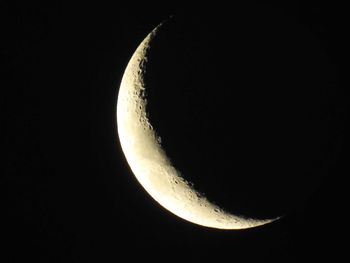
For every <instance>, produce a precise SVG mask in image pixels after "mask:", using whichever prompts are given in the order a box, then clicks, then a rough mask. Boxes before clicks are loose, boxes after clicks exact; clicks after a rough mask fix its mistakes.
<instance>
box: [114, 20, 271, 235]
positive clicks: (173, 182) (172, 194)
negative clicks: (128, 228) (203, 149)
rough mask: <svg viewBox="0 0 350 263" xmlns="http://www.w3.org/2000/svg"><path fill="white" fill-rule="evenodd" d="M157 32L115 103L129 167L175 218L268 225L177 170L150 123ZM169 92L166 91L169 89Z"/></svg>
mask: <svg viewBox="0 0 350 263" xmlns="http://www.w3.org/2000/svg"><path fill="white" fill-rule="evenodd" d="M160 27H162V25H159V26H158V27H156V28H155V29H154V30H153V31H152V32H151V33H150V34H149V35H148V36H147V37H146V38H145V39H144V40H143V41H142V42H141V44H140V45H139V47H138V48H137V49H136V51H135V52H134V54H133V56H132V57H131V59H130V61H129V63H128V65H127V67H126V70H125V72H124V75H123V78H122V82H121V85H120V90H119V94H118V101H117V124H118V134H119V139H120V143H121V146H122V150H123V152H124V154H125V157H126V159H127V162H128V164H129V166H130V168H131V170H132V172H133V173H134V175H135V176H136V178H137V180H138V181H139V182H140V184H141V185H142V186H143V187H144V189H145V190H146V191H147V192H148V193H149V194H150V195H151V196H152V197H153V198H154V200H156V201H157V202H158V203H159V204H161V205H162V206H163V207H164V208H166V209H167V210H169V211H170V212H172V213H173V214H175V215H177V216H179V217H181V218H183V219H185V220H188V221H190V222H192V223H195V224H198V225H202V226H206V227H211V228H218V229H244V228H251V227H257V226H260V225H264V224H266V223H270V222H272V221H274V220H276V219H277V218H273V219H255V218H249V217H245V216H241V215H235V214H234V213H232V212H231V211H230V212H228V211H227V210H226V209H225V208H224V207H219V205H216V203H215V200H209V198H207V197H206V196H205V193H204V194H203V193H201V192H199V191H197V190H196V189H195V186H194V185H192V184H191V182H189V181H187V180H186V179H185V177H184V176H183V174H182V173H185V172H186V171H179V170H178V169H177V168H176V167H174V165H173V163H172V161H171V160H170V158H169V157H168V156H167V153H166V149H164V148H163V147H162V140H161V138H160V137H159V136H158V134H157V131H156V130H155V129H154V128H153V127H152V123H150V116H149V112H148V108H147V107H148V105H147V103H148V100H147V91H148V89H149V88H150V87H148V86H147V85H146V83H145V76H146V75H147V64H148V60H147V57H148V53H149V51H150V49H151V48H152V40H153V39H154V38H156V37H157V32H158V30H159V28H160ZM165 88H166V87H165Z"/></svg>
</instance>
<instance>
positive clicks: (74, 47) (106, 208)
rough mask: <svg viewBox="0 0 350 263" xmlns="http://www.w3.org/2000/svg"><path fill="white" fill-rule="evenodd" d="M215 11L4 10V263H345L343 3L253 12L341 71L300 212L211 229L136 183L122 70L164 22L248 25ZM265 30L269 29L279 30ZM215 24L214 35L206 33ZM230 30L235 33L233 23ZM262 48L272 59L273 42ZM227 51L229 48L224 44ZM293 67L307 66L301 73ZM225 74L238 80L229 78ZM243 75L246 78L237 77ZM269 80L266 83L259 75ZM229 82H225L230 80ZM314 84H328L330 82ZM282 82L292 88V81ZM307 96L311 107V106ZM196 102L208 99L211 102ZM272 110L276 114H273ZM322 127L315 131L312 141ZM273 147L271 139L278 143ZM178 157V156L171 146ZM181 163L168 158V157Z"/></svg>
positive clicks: (98, 6) (227, 11) (268, 6)
mask: <svg viewBox="0 0 350 263" xmlns="http://www.w3.org/2000/svg"><path fill="white" fill-rule="evenodd" d="M212 5H214V3H213V4H206V6H203V5H201V6H195V7H190V6H188V5H180V4H177V5H170V4H169V5H168V6H167V5H165V4H164V3H163V4H160V5H151V4H148V5H143V6H137V4H136V3H135V5H134V6H132V7H122V6H120V5H118V4H115V5H104V4H102V3H94V4H84V5H75V6H73V5H72V4H63V3H57V4H46V5H36V6H34V5H32V3H28V4H26V5H21V4H17V3H16V2H15V1H14V2H11V4H6V3H5V4H2V6H1V12H2V13H1V19H2V21H1V25H2V31H1V35H2V40H1V57H2V59H1V63H2V66H3V70H2V73H3V74H2V75H3V77H2V80H1V81H2V82H3V84H2V85H1V93H2V95H1V97H0V98H1V102H0V103H1V104H0V105H1V119H0V120H1V124H0V125H1V127H0V128H1V129H0V131H1V149H2V151H3V153H4V157H3V163H4V164H3V165H2V168H1V170H2V171H1V186H2V187H4V188H3V190H2V191H1V192H2V193H4V194H5V196H4V198H2V201H3V205H2V207H3V208H2V218H4V219H5V220H4V222H3V223H2V224H1V239H2V241H4V242H5V246H2V247H1V257H4V262H23V261H24V260H26V261H28V260H31V259H34V260H35V261H37V262H77V261H78V262H96V261H116V260H123V257H124V256H127V260H132V259H134V258H136V257H138V258H141V259H143V260H153V259H163V260H168V259H172V258H178V259H187V258H189V257H190V258H193V259H201V260H204V259H207V258H212V259H223V258H226V259H229V260H244V262H250V261H253V260H261V261H263V262H264V261H266V262H269V261H272V260H276V261H277V260H278V261H282V262H300V261H303V260H305V259H308V260H315V259H324V258H329V259H333V260H335V258H338V257H339V258H340V257H341V256H342V255H343V254H344V252H345V251H344V249H345V246H344V241H343V240H342V238H343V235H345V230H346V225H345V223H346V222H345V220H344V219H343V218H344V214H345V211H346V208H347V206H346V204H347V190H346V183H345V179H346V178H345V177H346V175H347V174H348V172H349V171H348V167H347V162H348V161H347V160H348V157H349V151H348V149H349V148H348V147H349V142H348V139H347V136H345V135H346V134H347V130H348V124H347V121H348V115H347V112H348V90H347V88H346V87H347V79H346V77H347V75H346V73H347V68H346V62H347V61H348V54H347V49H346V48H347V47H348V46H349V45H348V44H349V43H348V41H347V38H346V36H347V24H346V23H347V19H346V10H345V7H344V6H342V5H336V4H335V3H334V2H332V3H329V2H327V3H321V2H319V1H317V2H314V3H311V2H308V3H305V1H303V2H301V3H297V2H288V3H287V2H285V3H284V4H276V3H273V2H269V3H267V2H265V3H264V4H263V3H262V2H260V3H259V4H256V3H251V4H247V6H248V7H250V6H251V7H252V9H253V8H255V9H254V10H256V8H258V10H262V11H261V12H262V13H265V12H266V14H270V13H269V12H272V13H278V14H279V16H282V17H292V20H293V19H296V20H297V21H298V23H300V25H302V26H303V27H305V28H307V30H308V32H310V33H309V34H310V35H312V38H313V39H315V41H316V42H317V43H319V44H320V46H321V47H322V50H324V52H325V53H326V54H327V57H328V58H329V59H330V61H331V62H330V63H331V64H332V67H331V68H332V70H331V71H332V73H331V74H330V75H331V76H332V77H331V78H328V77H326V78H325V79H327V81H328V80H329V79H332V81H329V82H327V83H330V84H329V85H330V86H332V87H333V89H331V90H332V92H330V93H329V94H328V93H327V95H326V96H323V97H322V98H326V99H327V100H326V101H327V102H331V103H329V104H327V105H331V106H329V107H328V106H327V107H326V108H327V109H328V112H329V113H327V114H330V116H331V120H332V121H331V122H327V127H328V128H329V129H330V130H331V131H332V132H331V133H330V135H329V136H330V137H329V136H328V137H327V139H326V141H327V142H329V141H331V142H332V143H330V145H332V147H331V148H332V149H333V150H332V151H330V152H332V158H330V159H331V162H330V163H328V162H322V165H321V166H318V170H319V171H320V172H321V173H325V175H326V177H325V178H324V180H323V181H322V183H321V184H320V185H319V186H318V187H317V189H316V191H315V192H314V193H313V195H312V196H310V197H309V198H308V199H307V200H306V201H304V202H303V205H300V206H298V207H297V208H294V209H293V212H291V213H290V214H289V216H287V217H285V218H283V219H282V220H280V221H277V222H275V223H273V224H270V225H267V226H264V227H261V228H256V229H249V230H246V231H221V230H214V229H208V228H203V227H200V226H196V225H193V224H191V223H188V222H185V221H183V220H182V219H179V218H177V217H176V216H173V215H172V214H170V213H168V212H167V211H165V210H164V209H163V208H162V207H161V206H159V205H158V204H157V203H156V202H154V201H153V200H152V198H151V197H149V196H148V194H147V193H146V192H145V191H144V190H143V189H142V187H140V185H139V184H138V183H137V181H136V179H135V178H134V177H133V175H132V173H131V171H130V169H129V167H128V165H127V163H126V160H125V158H124V156H123V153H122V152H121V148H120V144H119V140H118V136H117V133H116V120H115V108H116V97H117V92H118V87H119V84H120V80H121V77H122V74H123V72H124V69H125V66H126V65H127V62H128V60H129V59H130V56H131V54H132V53H133V51H134V50H135V48H136V47H137V45H138V44H139V43H140V41H141V40H142V39H143V38H144V37H145V35H146V34H147V33H148V32H150V31H151V30H152V29H153V28H154V27H155V26H156V25H157V24H159V22H160V21H163V20H164V19H166V18H168V17H169V15H174V17H176V16H177V17H182V18H185V20H184V21H186V18H191V19H190V20H191V23H192V24H194V25H196V23H198V21H204V20H205V21H207V23H208V21H213V24H214V25H218V24H220V23H221V21H222V19H224V20H225V21H231V20H230V19H231V18H232V20H233V21H234V20H235V19H236V20H237V17H243V15H242V14H241V13H240V12H237V11H233V10H235V8H236V10H237V9H238V10H239V8H240V7H239V6H236V7H235V6H233V7H230V6H228V5H227V6H212ZM245 8H247V7H245ZM245 10H247V9H245ZM248 10H249V8H248ZM271 10H272V11H271ZM255 12H256V11H255ZM261 12H260V14H261ZM203 17H204V18H205V19H203ZM269 17H270V16H269ZM201 19H202V20H201ZM195 21H197V22H195ZM238 21H239V22H241V21H240V20H238ZM293 21H294V20H293ZM270 23H271V24H272V25H273V24H274V22H273V20H270ZM252 24H254V22H253V21H251V20H250V21H245V22H241V25H240V26H241V33H242V34H244V33H245V32H246V31H245V28H251V27H252ZM257 24H260V23H258V22H257ZM207 26H208V28H210V23H208V24H207ZM280 27H281V31H283V27H282V26H280ZM204 28H206V27H204ZM215 28H216V27H213V28H211V29H210V30H213V31H215V30H214V29H215ZM222 28H224V29H226V27H225V25H223V26H222ZM224 29H223V30H222V31H223V32H225V31H224ZM218 31H220V30H218ZM194 32H196V30H194ZM220 32H221V31H220ZM257 32H260V31H259V30H257ZM271 32H272V31H271ZM272 35H273V34H272V33H270V35H269V36H271V37H272ZM214 39H215V38H214ZM214 42H215V41H214ZM224 42H225V41H224ZM220 43H222V42H220ZM251 45H253V46H254V45H255V44H251ZM185 46H186V45H185ZM194 46H195V47H196V45H194ZM257 46H259V47H260V50H263V48H262V46H264V43H259V45H258V44H257ZM224 47H225V48H227V47H230V45H229V44H227V42H226V46H225V45H224ZM215 48H217V49H218V52H219V53H218V54H223V53H222V52H223V50H221V48H220V47H215ZM215 48H214V50H215ZM223 49H224V48H223ZM220 52H221V53H220ZM233 52H234V50H233ZM257 53H259V52H257ZM282 53H283V52H282ZM298 54H300V53H298ZM179 59H181V57H180V58H179ZM214 59H215V58H214ZM241 61H244V59H241ZM214 64H215V63H214ZM296 65H297V66H298V68H299V66H300V64H296ZM248 66H249V65H245V67H248ZM259 67H260V65H258V66H256V68H259ZM214 68H215V67H214ZM239 68H242V67H239ZM305 68H307V67H305ZM243 69H244V67H243ZM216 70H217V69H216ZM314 71H315V70H314ZM333 71H334V72H333ZM208 72H209V73H211V72H212V71H211V70H209V71H208ZM220 72H221V71H219V73H220ZM254 72H257V70H255V71H254ZM281 72H283V71H281ZM327 72H328V71H327ZM327 72H326V73H325V75H327ZM328 73H329V72H328ZM198 74H200V73H198ZM229 74H233V73H232V72H231V71H230V70H229V72H227V75H229ZM241 74H248V73H247V71H245V70H242V69H241V72H240V75H241ZM208 75H210V74H208ZM265 75H266V74H262V73H261V76H260V77H264V76H265ZM306 75H307V74H306ZM322 75H324V74H322ZM289 77H290V76H289ZM246 79H249V74H248V76H246ZM281 79H284V78H282V77H279V78H277V80H276V83H277V84H276V83H275V84H274V85H276V87H277V86H278V85H279V84H280V83H281V82H280V81H282V80H281ZM291 79H293V78H291ZM210 81H212V82H213V83H214V80H209V83H210ZM222 81H223V82H224V83H227V82H226V81H229V79H225V78H224V79H223V80H222ZM293 81H295V80H293ZM308 81H309V80H308ZM317 81H318V82H321V83H325V82H324V81H323V79H322V81H320V80H317ZM240 83H244V84H245V85H246V87H248V88H249V87H251V86H254V85H252V84H256V83H258V81H257V80H251V83H250V82H248V83H247V82H245V81H243V80H240ZM282 83H283V82H282ZM284 83H288V85H291V86H292V84H290V82H289V81H288V82H286V81H285V80H284ZM327 85H328V84H327ZM242 90H245V89H242ZM334 90H336V92H333V91H334ZM255 91H257V90H255ZM231 92H232V91H231ZM263 94H264V93H261V94H260V95H261V96H263ZM312 94H314V93H312ZM312 94H311V95H310V94H309V95H310V96H311V97H312ZM230 95H231V94H230ZM240 95H241V96H242V97H245V96H247V95H246V94H243V95H242V94H240ZM174 96H176V94H174ZM201 96H203V97H204V99H205V98H206V96H208V97H210V96H211V94H208V95H205V94H204V95H203V94H202V95H201ZM295 98H299V96H297V95H295ZM216 99H220V97H218V98H216ZM171 103H172V104H174V103H173V102H171ZM235 103H239V101H236V102H235ZM289 103H290V102H289ZM280 104H282V103H280ZM306 104H307V103H306ZM322 105H324V104H322ZM199 106H200V105H199ZM237 108H238V109H239V107H237ZM262 109H264V107H262ZM273 109H274V108H273V107H272V109H271V110H270V111H269V112H270V113H271V112H274V110H273ZM248 111H249V110H248ZM251 111H253V110H250V111H249V112H251ZM155 114H156V113H155ZM183 114H185V112H184V113H183ZM193 114H197V113H193ZM210 114H212V113H210ZM247 114H248V113H247ZM249 114H250V115H249V116H251V113H249ZM298 114H299V115H297V116H298V117H299V116H302V114H301V113H300V112H299V113H298ZM243 116H246V115H243ZM277 117H278V116H277ZM279 118H281V119H282V120H283V117H281V116H280V117H279ZM244 119H245V118H244V117H242V120H241V121H242V122H244ZM256 120H257V121H259V120H261V118H260V117H256ZM180 122H181V120H180ZM271 122H272V123H273V120H271ZM181 125H184V124H181ZM217 125H220V123H218V124H217ZM317 125H318V124H317ZM262 126H264V125H262ZM166 127H167V126H165V128H164V127H163V129H164V132H166V129H167V128H166ZM189 127H190V126H189ZM315 127H316V126H313V125H311V126H310V129H315ZM330 127H331V128H330ZM160 128H161V127H160ZM161 129H162V128H161ZM189 132H191V129H189ZM241 133H242V134H245V132H244V131H241ZM229 135H230V134H228V135H226V136H227V137H230V136H229ZM186 136H187V135H186ZM242 136H243V135H242ZM260 136H263V135H260ZM264 136H270V137H269V138H271V139H273V138H275V136H274V135H271V134H270V133H264ZM322 138H323V137H322ZM304 141H305V142H307V141H308V140H306V139H304ZM333 142H334V143H333ZM164 143H165V144H166V143H167V142H166V141H165V142H164ZM197 143H198V145H202V144H201V143H199V142H197ZM255 143H259V140H258V139H257V140H256V142H255ZM169 145H170V146H168V147H171V145H172V144H171V143H170V142H169ZM274 145H275V144H274ZM327 145H328V144H327ZM262 146H263V147H266V145H265V144H264V145H262ZM179 147H180V146H179ZM212 147H214V146H212ZM274 147H277V143H276V146H274ZM240 149H244V147H243V146H241V148H240ZM169 150H170V151H171V149H170V148H169ZM176 151H177V149H173V154H175V153H176ZM333 152H336V154H335V155H333ZM327 153H328V152H327ZM189 154H190V153H189ZM247 154H248V153H247ZM304 155H306V156H307V154H304ZM334 156H336V157H334ZM206 158H210V157H206ZM184 160H186V158H184ZM249 160H250V159H249ZM242 161H246V159H244V158H242ZM263 163H264V162H263ZM179 165H183V166H184V167H185V166H186V165H188V164H186V163H184V164H179ZM281 166H283V165H281ZM218 169H224V168H221V166H219V167H218ZM225 169H226V167H225ZM254 169H257V168H254ZM254 171H255V170H254ZM222 172H225V170H223V171H222ZM264 173H265V172H264ZM275 178H276V177H275ZM275 178H274V179H275ZM191 179H192V180H196V178H191ZM242 180H243V179H242ZM312 180H313V179H312ZM272 181H273V180H272V179H271V182H272ZM243 182H244V181H243ZM261 182H263V180H262V181H261ZM208 183H211V182H210V181H209V182H208ZM203 188H205V186H203ZM238 190H239V189H238ZM213 195H215V193H213ZM164 255H165V256H166V257H165V258H164ZM124 260H125V259H124Z"/></svg>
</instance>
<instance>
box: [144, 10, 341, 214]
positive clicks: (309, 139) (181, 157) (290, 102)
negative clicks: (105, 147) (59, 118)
mask: <svg viewBox="0 0 350 263" xmlns="http://www.w3.org/2000/svg"><path fill="white" fill-rule="evenodd" d="M247 16H248V17H249V18H252V19H251V20H249V19H248V18H247ZM276 19H278V20H279V21H280V22H279V23H275V21H276ZM242 21H244V26H240V23H242ZM148 63H149V64H148V70H147V74H146V75H145V81H146V83H147V85H148V86H149V87H150V89H149V90H148V92H147V94H148V98H149V99H148V102H149V104H148V112H149V117H150V122H151V123H152V125H153V127H154V128H155V130H156V131H157V133H158V134H159V135H160V137H161V138H162V145H163V148H164V150H165V151H166V153H167V156H168V157H169V158H170V160H171V161H172V163H173V164H174V166H175V167H176V168H177V169H178V170H179V171H180V172H181V173H182V174H183V176H184V178H185V179H186V180H188V181H190V182H192V183H193V184H194V187H195V188H196V189H197V190H199V191H200V192H203V193H205V195H206V196H207V197H208V198H209V199H210V200H214V201H215V202H216V204H218V205H219V206H221V207H224V208H225V209H227V210H228V211H230V212H233V213H238V214H243V215H246V216H250V217H257V218H271V217H276V216H279V215H281V214H284V213H286V212H288V211H289V210H290V209H293V208H295V207H297V206H299V205H300V204H302V202H303V201H304V200H305V198H306V197H307V196H308V195H309V194H311V193H312V191H313V190H315V189H316V188H317V186H318V184H319V183H320V182H321V179H322V178H323V176H324V174H325V173H326V172H327V170H326V169H324V166H325V164H326V162H327V158H328V155H329V149H330V147H331V143H332V142H331V140H330V137H331V135H330V133H332V130H331V129H332V128H331V127H332V120H331V119H330V118H331V114H330V110H331V108H332V103H333V102H332V99H333V98H334V96H333V92H334V87H332V85H333V81H334V78H335V73H334V72H335V69H334V68H332V66H331V65H330V63H329V61H328V59H327V57H326V56H325V55H324V53H323V51H322V49H321V48H320V47H319V45H318V43H317V41H316V40H314V39H313V38H312V37H311V36H310V34H309V33H308V32H307V31H306V30H305V29H303V28H302V27H300V26H298V25H297V24H296V23H294V22H293V21H289V20H286V19H285V18H283V17H279V16H276V15H275V16H270V17H266V16H264V17H262V16H261V15H259V14H258V13H256V14H255V13H254V14H253V13H250V14H249V15H248V14H245V13H244V14H242V15H241V16H238V17H236V18H233V19H231V18H230V19H225V18H223V19H222V20H221V21H216V22H213V21H208V20H206V19H203V20H199V21H198V20H192V21H191V19H190V18H188V17H186V19H183V20H182V19H181V18H180V19H176V18H175V19H172V20H170V21H169V22H168V23H167V24H165V25H164V27H163V28H161V29H160V30H159V33H158V35H157V38H155V40H154V42H153V44H152V49H151V50H150V52H149V57H148Z"/></svg>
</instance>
